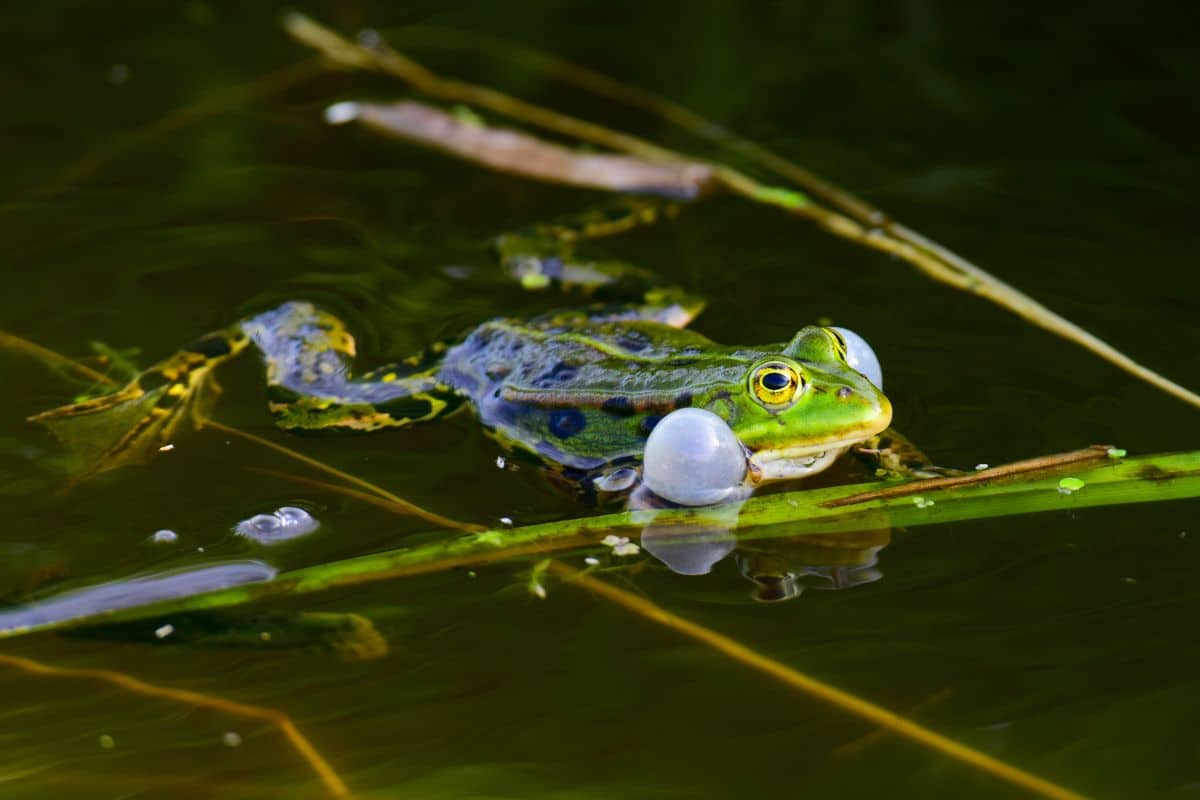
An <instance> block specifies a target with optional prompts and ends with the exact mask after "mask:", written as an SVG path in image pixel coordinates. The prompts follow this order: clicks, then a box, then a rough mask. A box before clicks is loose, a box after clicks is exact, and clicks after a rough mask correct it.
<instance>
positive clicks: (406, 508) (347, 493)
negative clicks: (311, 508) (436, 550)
mask: <svg viewBox="0 0 1200 800" xmlns="http://www.w3.org/2000/svg"><path fill="white" fill-rule="evenodd" d="M243 469H247V470H249V471H251V472H260V473H262V474H263V475H272V476H274V477H276V478H286V479H287V480H289V481H294V482H295V483H300V484H303V485H305V486H311V487H313V488H314V489H324V490H326V491H329V492H334V493H335V494H340V495H343V496H344V497H350V498H353V499H355V500H359V501H361V502H363V503H369V504H370V505H373V506H376V507H377V508H382V509H383V510H384V511H390V512H391V513H393V514H405V515H411V514H413V513H414V512H413V509H414V508H417V506H414V505H413V504H412V503H409V502H407V501H405V502H404V503H401V504H397V503H395V502H394V501H392V500H388V499H387V498H385V497H381V496H379V495H377V494H373V493H370V492H360V491H358V490H357V489H351V488H350V487H348V486H338V485H337V484H336V483H327V482H325V481H319V480H316V479H314V478H306V477H304V476H303V475H294V474H292V473H290V472H280V471H278V470H274V469H264V468H263V467H243ZM372 485H374V484H372ZM376 489H377V491H382V490H379V488H378V487H376ZM424 514H425V515H427V516H425V515H420V516H422V519H430V518H436V519H440V520H441V522H440V523H439V524H441V525H445V526H446V527H447V528H456V529H458V530H460V531H466V532H468V533H482V532H483V531H486V530H487V527H486V526H484V525H476V524H475V523H472V522H459V521H458V520H455V519H450V518H449V517H443V516H440V515H438V514H434V513H433V512H431V511H425V512H424Z"/></svg>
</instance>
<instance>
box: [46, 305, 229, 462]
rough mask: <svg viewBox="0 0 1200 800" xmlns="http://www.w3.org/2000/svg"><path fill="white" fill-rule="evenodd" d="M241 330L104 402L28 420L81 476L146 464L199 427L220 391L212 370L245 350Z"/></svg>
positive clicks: (196, 348) (221, 334)
mask: <svg viewBox="0 0 1200 800" xmlns="http://www.w3.org/2000/svg"><path fill="white" fill-rule="evenodd" d="M246 344H247V339H246V337H245V335H244V334H243V333H242V332H241V331H240V330H239V329H236V328H234V329H229V330H225V331H218V332H216V333H212V334H209V335H207V336H204V337H202V338H200V339H198V340H197V341H195V342H193V343H192V344H191V345H189V346H188V347H186V348H184V349H183V350H180V351H179V352H178V353H175V354H174V355H172V356H169V357H168V358H166V359H164V360H162V361H160V362H159V363H158V364H155V365H154V366H153V367H151V368H150V369H148V370H146V371H145V372H142V373H141V374H139V375H138V376H137V377H135V378H134V379H133V380H132V381H130V382H129V383H128V384H127V385H126V386H125V387H123V388H121V389H119V390H117V391H115V392H113V393H111V394H107V395H104V396H102V397H96V398H93V399H90V400H84V401H82V402H79V403H73V404H71V405H67V406H62V407H61V408H56V409H52V410H50V411H45V412H43V413H41V414H37V415H35V416H33V417H30V420H31V421H34V422H40V423H42V424H44V425H46V426H47V427H48V428H50V430H51V432H52V433H54V435H55V436H56V437H57V438H58V439H59V440H60V441H61V442H62V443H63V445H64V446H65V447H66V448H67V450H68V451H69V452H70V454H71V456H72V460H73V461H74V465H73V466H74V468H75V470H76V471H78V472H83V473H87V472H103V471H104V470H108V469H113V468H114V467H119V466H122V465H123V464H132V463H139V462H142V461H145V460H147V459H148V458H149V457H150V456H152V455H153V454H154V453H155V452H156V451H157V450H158V449H159V448H161V447H163V446H165V445H168V444H170V442H171V438H172V437H173V436H174V435H175V433H176V432H177V431H178V430H179V429H180V427H181V426H182V425H184V424H185V423H188V422H190V423H192V424H193V425H195V426H199V425H200V424H201V423H202V422H203V421H204V419H205V418H206V416H207V414H208V411H209V408H210V406H211V404H212V400H213V398H214V397H215V395H216V394H217V392H218V389H217V386H216V382H215V381H214V380H213V377H212V370H213V368H214V367H215V366H217V364H220V363H221V362H222V361H224V360H226V359H227V358H231V357H233V356H235V355H237V354H238V353H239V352H241V351H242V350H243V349H245V347H246Z"/></svg>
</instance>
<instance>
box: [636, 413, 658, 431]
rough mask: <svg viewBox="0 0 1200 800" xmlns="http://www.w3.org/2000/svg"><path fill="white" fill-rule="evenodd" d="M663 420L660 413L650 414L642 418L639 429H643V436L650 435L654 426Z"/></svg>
mask: <svg viewBox="0 0 1200 800" xmlns="http://www.w3.org/2000/svg"><path fill="white" fill-rule="evenodd" d="M661 421H662V417H661V416H659V415H658V414H648V415H646V416H645V417H644V418H643V419H642V422H641V424H639V425H638V430H640V431H641V433H642V435H643V436H649V435H650V431H652V430H654V427H655V426H656V425H658V423H659V422H661Z"/></svg>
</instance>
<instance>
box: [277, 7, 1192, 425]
mask: <svg viewBox="0 0 1200 800" xmlns="http://www.w3.org/2000/svg"><path fill="white" fill-rule="evenodd" d="M283 24H284V29H285V30H286V31H287V32H288V33H289V34H291V35H292V37H294V38H295V39H296V40H298V41H300V42H302V43H303V44H306V45H308V46H309V47H312V48H314V49H316V50H318V51H319V52H321V54H322V55H324V56H325V58H326V59H328V60H329V61H330V62H332V63H333V64H334V65H336V66H339V67H342V68H352V69H361V70H367V71H373V72H379V73H383V74H386V75H391V76H393V77H396V78H399V79H400V80H403V81H405V82H406V83H408V84H410V85H411V86H412V87H413V88H414V89H416V90H417V91H419V92H421V93H423V94H426V95H428V96H430V97H436V98H439V99H441V100H445V101H449V102H460V103H470V104H473V105H476V106H478V107H480V108H485V109H487V110H489V111H493V112H495V113H498V114H503V115H505V116H508V117H511V118H512V119H516V120H519V121H521V122H524V123H526V124H529V125H534V126H537V127H540V128H543V129H545V130H548V131H553V132H554V133H557V134H560V135H564V136H569V137H572V138H575V139H579V140H581V141H584V142H588V143H590V144H594V145H599V146H601V147H607V148H609V149H612V150H617V151H621V152H625V153H629V154H631V155H635V156H638V157H640V158H645V159H647V160H649V161H658V162H666V163H679V162H686V163H693V164H694V163H703V162H702V161H701V160H700V159H694V158H689V157H685V156H683V155H681V154H680V153H677V152H675V151H673V150H669V149H667V148H665V147H661V146H659V145H656V144H653V143H651V142H649V141H646V140H645V139H642V138H640V137H637V136H633V135H631V134H628V133H624V132H621V131H616V130H613V129H611V128H607V127H605V126H602V125H598V124H596V123H592V122H587V121H585V120H581V119H578V118H576V117H572V116H570V115H567V114H562V113H560V112H557V111H554V110H552V109H548V108H545V107H542V106H539V105H536V104H534V103H530V102H527V101H524V100H520V99H518V98H515V97H511V96H509V95H507V94H504V93H503V92H499V91H497V90H495V89H491V88H489V87H486V86H479V85H477V84H472V83H468V82H465V81H459V80H454V79H450V78H445V77H442V76H440V75H438V74H437V73H435V72H433V71H431V70H429V69H428V68H426V67H424V66H422V65H421V64H419V63H417V62H416V61H414V60H412V59H411V58H408V57H407V56H405V55H403V54H401V53H398V52H397V51H395V50H393V49H391V48H390V47H388V46H387V45H386V44H383V43H381V42H379V43H375V44H373V45H372V46H370V47H368V46H365V45H361V44H357V43H355V42H352V41H350V40H348V39H346V38H344V37H342V36H340V35H339V34H337V33H336V32H334V31H332V30H330V29H329V28H326V27H325V26H323V25H320V24H318V23H317V22H315V21H313V20H311V19H309V18H308V17H306V16H304V15H302V14H299V13H291V14H288V15H287V16H286V17H285V18H284V23H283ZM612 83H615V82H612ZM592 85H595V81H594V80H593V81H592ZM609 88H610V89H611V88H612V86H611V84H609ZM648 97H651V98H652V97H653V96H652V95H651V96H648ZM646 98H647V96H642V98H641V104H642V105H643V106H646V105H648V106H649V107H651V108H661V105H658V104H656V103H655V102H649V103H647V99H646ZM673 109H674V110H672V111H671V112H670V113H668V114H666V116H668V117H669V118H672V119H673V120H675V121H681V118H682V122H683V124H684V125H685V127H689V128H693V127H694V128H696V129H697V130H701V131H710V132H711V131H714V130H720V131H723V129H721V128H719V126H715V125H713V124H711V123H708V121H707V120H704V119H703V118H701V117H698V116H697V115H694V114H693V113H692V112H690V111H689V112H686V115H681V114H680V113H679V109H681V107H679V106H673ZM708 135H709V137H710V138H717V140H718V141H722V143H726V141H725V140H724V139H721V138H720V137H716V136H715V135H714V134H711V133H709V134H708ZM734 141H735V142H736V141H739V140H737V139H736V137H735V138H734ZM735 149H736V148H735ZM743 149H744V146H743ZM750 155H751V157H755V156H757V158H758V160H760V161H765V165H766V166H768V167H770V168H772V169H775V170H776V171H778V172H780V174H782V175H784V177H787V178H788V179H789V180H792V181H794V182H795V183H796V184H797V185H800V186H802V187H804V188H805V189H806V191H809V192H810V193H812V194H813V195H814V196H816V197H821V198H823V199H825V200H826V201H827V202H830V203H831V205H833V206H835V207H836V208H840V209H842V210H843V211H844V212H845V213H840V212H839V211H835V210H832V209H830V208H826V207H824V206H822V205H820V204H819V203H817V202H815V201H814V200H813V199H811V198H810V197H808V196H806V195H804V194H801V193H799V192H795V191H792V190H789V189H783V188H780V187H775V186H768V185H764V184H762V183H760V182H759V181H757V180H755V179H754V178H752V177H750V176H749V175H746V174H745V173H743V172H740V171H738V170H735V169H733V168H731V167H729V166H727V165H724V164H719V163H712V164H710V166H711V167H712V169H713V175H714V178H715V179H716V180H717V181H718V182H719V183H720V184H722V185H723V186H724V188H725V189H727V190H728V191H730V192H733V193H734V194H738V195H741V196H743V197H745V198H747V199H749V200H752V201H754V202H758V203H763V204H766V205H773V206H776V207H778V208H781V209H783V210H785V211H787V212H789V213H791V214H794V215H797V216H801V217H805V218H807V219H809V220H811V221H813V222H815V223H816V224H817V225H819V226H820V227H821V228H823V229H824V230H826V231H827V232H829V233H831V234H833V235H835V236H839V237H842V238H844V239H849V240H851V241H853V242H856V243H857V244H859V245H861V246H864V247H868V248H870V249H873V250H879V251H881V252H885V253H889V254H891V255H894V256H896V257H898V258H900V259H903V260H904V261H906V262H908V263H909V264H911V265H912V266H914V267H916V268H917V269H918V270H920V271H921V272H923V273H925V274H926V275H928V276H929V277H931V278H933V279H935V280H937V281H940V282H942V283H946V284H948V285H950V286H953V287H954V288H956V289H959V290H961V291H965V292H969V293H972V294H975V295H978V296H980V297H982V298H984V299H987V300H989V301H991V302H993V303H995V304H996V305H999V306H1001V307H1002V308H1005V309H1008V310H1009V311H1010V312H1012V313H1014V314H1016V315H1017V316H1019V317H1021V318H1023V319H1025V320H1026V321H1028V322H1031V323H1033V324H1035V325H1037V326H1039V327H1041V328H1045V329H1046V330H1049V331H1051V332H1052V333H1055V334H1057V335H1058V336H1060V337H1062V338H1064V339H1067V340H1068V341H1072V342H1075V343H1076V344H1078V345H1079V346H1081V347H1083V348H1085V349H1087V350H1089V351H1091V352H1092V353H1093V354H1095V355H1097V356H1099V357H1100V358H1103V359H1104V360H1106V361H1108V362H1109V363H1111V364H1114V365H1116V366H1117V367H1119V368H1121V369H1122V370H1124V371H1126V372H1128V373H1130V374H1131V375H1134V376H1136V377H1138V378H1140V379H1141V380H1143V381H1146V382H1147V383H1149V384H1151V385H1153V386H1155V387H1156V388H1158V389H1160V390H1162V391H1164V392H1166V393H1168V394H1170V395H1172V396H1174V397H1176V398H1178V399H1180V400H1183V401H1184V402H1186V403H1188V404H1190V405H1192V406H1195V407H1197V408H1200V394H1197V393H1196V392H1193V391H1192V390H1190V389H1187V388H1185V387H1184V386H1181V385H1179V384H1177V383H1175V382H1174V381H1172V380H1170V379H1168V378H1166V377H1165V376H1163V375H1160V374H1159V373H1157V372H1155V371H1154V370H1151V369H1150V368H1148V367H1146V366H1144V365H1142V364H1140V363H1138V362H1137V361H1134V360H1133V359H1132V358H1130V357H1129V356H1127V355H1125V354H1124V353H1122V352H1121V351H1120V350H1118V349H1116V348H1115V347H1113V346H1112V345H1110V344H1108V343H1107V342H1105V341H1104V340H1102V339H1100V338H1099V337H1097V336H1095V335H1093V334H1091V333H1089V332H1088V331H1086V330H1084V329H1083V328H1081V327H1080V326H1079V325H1077V324H1075V323H1074V322H1071V321H1070V320H1068V319H1066V318H1065V317H1063V316H1061V315H1059V314H1058V313H1056V312H1054V311H1052V310H1050V309H1049V308H1047V307H1046V306H1044V305H1042V304H1041V303H1039V302H1037V301H1036V300H1034V299H1033V298H1032V297H1030V296H1029V295H1026V294H1025V293H1024V292H1021V291H1020V290H1018V289H1016V288H1015V287H1013V286H1011V285H1009V284H1007V283H1005V282H1004V281H1002V280H1000V279H999V278H996V277H995V276H993V275H991V274H990V273H988V272H986V271H985V270H983V269H982V268H980V267H978V266H976V265H975V264H973V263H971V262H969V261H967V260H966V259H964V258H962V257H960V256H957V255H955V254H954V253H952V252H950V251H949V250H947V249H946V248H944V247H942V246H941V245H938V244H937V243H936V242H933V241H931V240H929V239H926V238H925V237H923V236H921V235H919V234H917V233H916V232H915V231H912V230H910V229H908V228H905V227H903V226H901V225H898V224H896V223H894V222H892V221H891V220H890V219H889V218H888V217H887V215H885V214H883V212H881V211H879V210H878V209H875V208H872V207H871V206H870V205H868V204H866V203H865V202H863V201H862V200H859V199H858V198H856V197H854V196H853V195H850V194H849V193H847V192H844V191H842V190H841V189H838V188H837V187H835V186H833V185H832V184H830V183H828V182H827V181H824V180H821V179H819V178H817V177H816V176H815V175H813V174H812V173H809V172H808V171H807V170H804V169H802V168H800V167H799V166H797V165H795V164H792V163H791V162H788V161H787V160H786V159H783V158H781V157H779V156H777V155H775V154H774V153H771V152H770V151H766V150H765V149H763V148H757V147H754V148H751V149H750Z"/></svg>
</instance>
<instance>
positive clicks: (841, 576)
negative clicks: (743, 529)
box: [735, 529, 892, 603]
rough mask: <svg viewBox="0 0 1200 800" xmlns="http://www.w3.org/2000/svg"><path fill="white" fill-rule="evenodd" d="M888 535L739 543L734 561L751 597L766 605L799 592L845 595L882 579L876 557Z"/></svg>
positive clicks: (861, 533) (854, 533)
mask: <svg viewBox="0 0 1200 800" xmlns="http://www.w3.org/2000/svg"><path fill="white" fill-rule="evenodd" d="M891 538H892V534H891V531H890V530H886V529H883V530H869V531H852V532H849V533H827V534H812V535H809V536H798V537H796V538H794V539H773V540H766V539H760V540H757V541H751V542H746V543H744V544H743V545H742V546H741V547H739V548H738V552H737V555H736V556H735V557H736V559H737V563H738V569H740V570H741V573H742V575H744V576H746V577H747V578H749V579H750V580H751V581H753V582H754V584H755V586H754V590H753V592H752V593H751V595H752V596H753V597H754V599H755V600H761V601H763V602H767V603H773V602H777V601H779V600H790V599H792V598H794V597H799V596H800V594H801V592H803V591H804V590H805V589H850V588H852V587H854V586H861V585H862V584H864V583H873V582H875V581H877V580H879V579H880V578H882V577H883V572H882V571H881V570H880V569H879V568H878V564H879V551H880V550H882V549H883V548H885V547H887V545H888V543H889V542H890V541H891Z"/></svg>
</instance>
